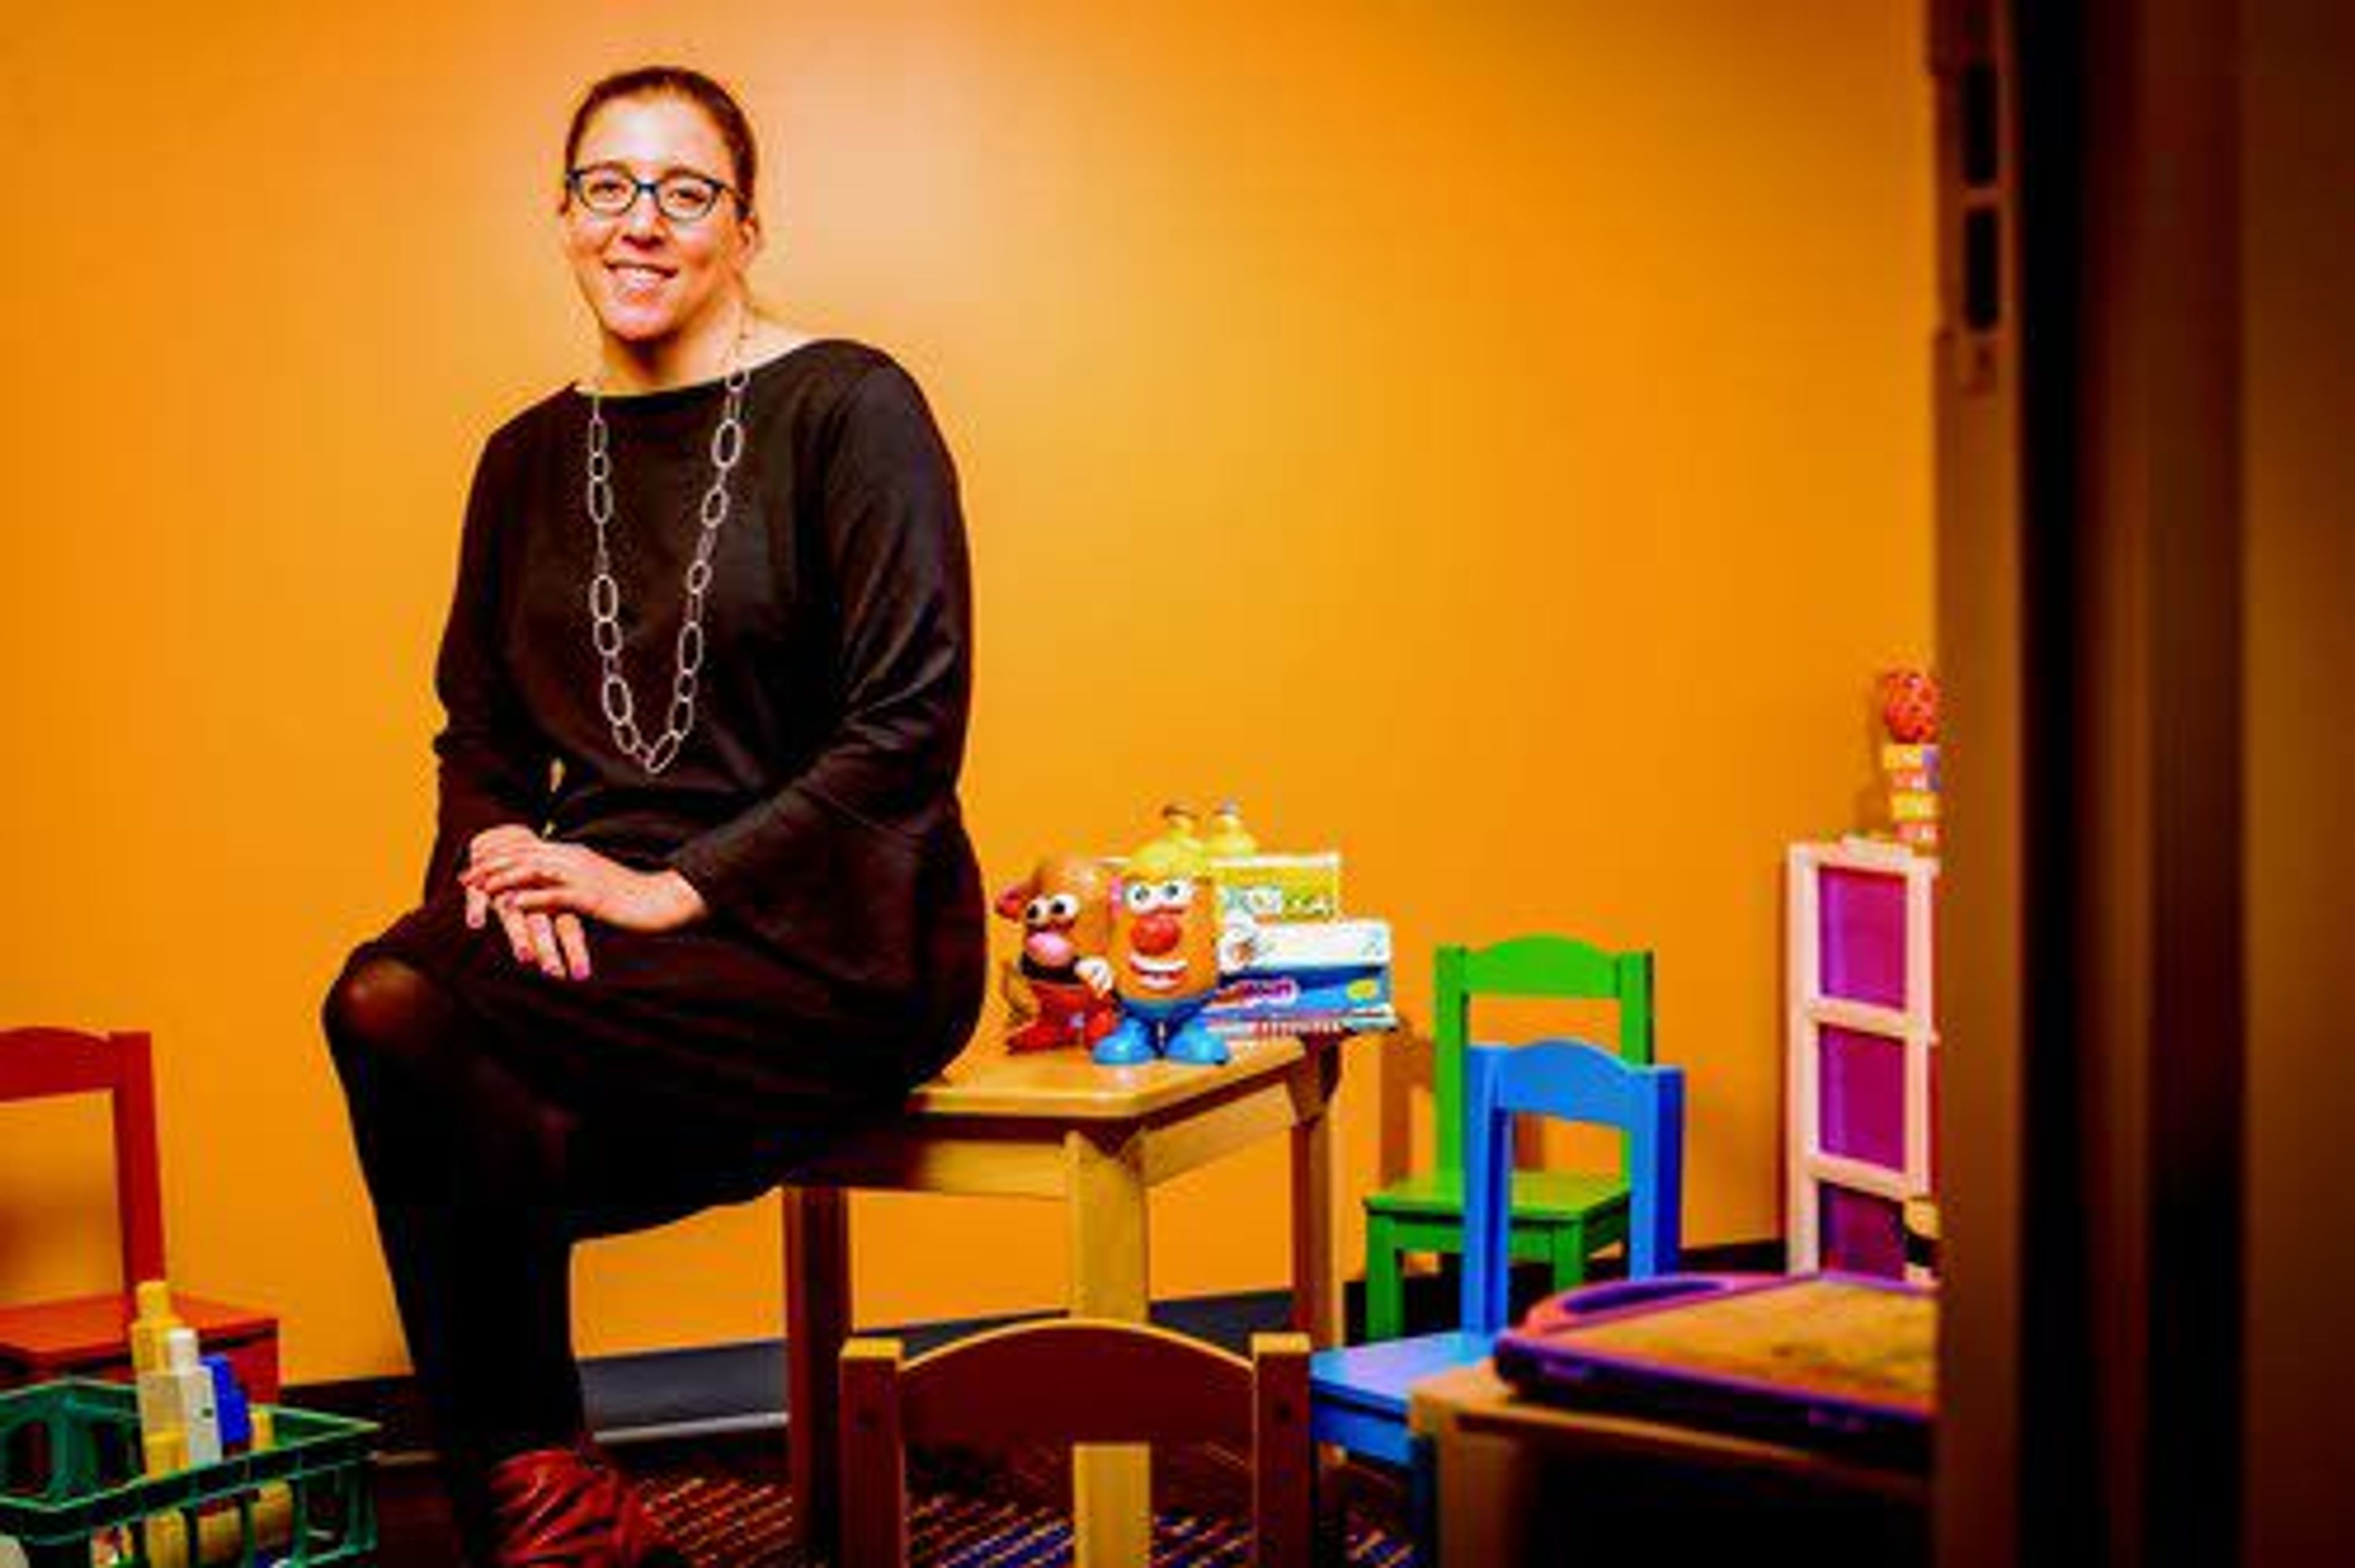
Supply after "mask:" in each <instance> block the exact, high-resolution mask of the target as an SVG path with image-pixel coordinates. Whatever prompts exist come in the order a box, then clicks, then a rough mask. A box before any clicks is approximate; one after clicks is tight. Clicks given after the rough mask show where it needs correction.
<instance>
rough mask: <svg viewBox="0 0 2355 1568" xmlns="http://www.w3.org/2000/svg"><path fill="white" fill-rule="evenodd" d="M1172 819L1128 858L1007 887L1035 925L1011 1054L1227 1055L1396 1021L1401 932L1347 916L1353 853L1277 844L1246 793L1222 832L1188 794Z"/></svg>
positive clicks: (1010, 996) (1072, 861)
mask: <svg viewBox="0 0 2355 1568" xmlns="http://www.w3.org/2000/svg"><path fill="white" fill-rule="evenodd" d="M1162 823H1163V826H1162V830H1161V831H1160V832H1159V833H1158V834H1157V835H1156V836H1155V837H1153V838H1151V839H1149V840H1147V841H1146V843H1144V844H1143V845H1140V846H1139V847H1138V848H1136V849H1135V851H1134V852H1133V853H1131V854H1129V855H1127V856H1124V857H1118V858H1114V857H1101V858H1092V859H1091V858H1087V857H1076V856H1069V855H1060V856H1050V857H1049V858H1048V859H1044V860H1041V861H1040V862H1039V864H1038V866H1037V867H1036V868H1035V869H1033V870H1032V871H1031V873H1030V874H1029V876H1028V878H1026V879H1025V880H1023V881H1021V882H1019V883H1017V884H1015V885H1014V886H1013V887H1011V888H1008V889H1007V891H1006V892H1004V893H1003V894H1001V895H1000V896H999V898H998V901H997V905H996V907H997V911H998V912H999V913H1000V914H1001V915H1004V916H1005V917H1007V919H1010V920H1014V921H1016V922H1018V923H1020V924H1021V925H1022V927H1023V936H1022V944H1021V949H1020V952H1019V953H1018V955H1017V956H1016V957H1015V958H1013V959H1012V960H1010V961H1009V962H1008V963H1007V968H1006V974H1005V982H1004V987H1003V989H1004V993H1005V996H1006V998H1007V1007H1008V1019H1007V1049H1009V1050H1012V1051H1036V1050H1043V1049H1048V1048H1051V1047H1056V1046H1085V1047H1087V1048H1088V1049H1089V1050H1090V1051H1091V1053H1092V1055H1093V1057H1094V1059H1095V1060H1096V1061H1099V1062H1101V1063H1103V1064H1104V1065H1107V1066H1127V1065H1134V1064H1136V1063H1140V1062H1145V1061H1154V1060H1156V1059H1162V1058H1166V1059H1167V1060H1169V1061H1187V1062H1194V1063H1198V1064H1202V1065H1211V1066H1215V1065H1217V1064H1218V1063H1220V1062H1223V1061H1226V1060H1227V1059H1228V1056H1229V1051H1228V1048H1227V1045H1226V1041H1228V1040H1232V1039H1237V1038H1242V1037H1248V1036H1257V1035H1289V1034H1302V1033H1330V1032H1352V1031H1357V1030H1365V1029H1387V1028H1390V1027H1392V1025H1394V1024H1395V1022H1396V1016H1395V1014H1394V1013H1393V1012H1392V1011H1391V978H1390V963H1391V942H1390V928H1389V927H1388V925H1386V924H1385V923H1382V922H1380V921H1369V920H1350V919H1347V918H1344V917H1343V915H1342V912H1341V857H1340V854H1339V853H1338V852H1337V851H1335V850H1320V851H1316V852H1312V853H1305V854H1299V853H1274V852H1269V851H1265V850H1263V849H1262V848H1261V847H1260V845H1259V843H1258V841H1257V840H1256V838H1254V837H1253V836H1252V833H1251V831H1250V829H1249V828H1248V827H1245V826H1244V823H1243V819H1242V814H1241V809H1240V808H1239V807H1238V806H1237V805H1235V804H1234V803H1232V802H1227V803H1224V804H1222V805H1220V807H1219V808H1218V809H1217V810H1216V811H1215V812H1213V813H1212V814H1211V816H1210V819H1209V831H1208V832H1207V833H1206V832H1204V831H1203V829H1202V825H1201V820H1200V818H1199V816H1197V815H1196V813H1195V812H1194V811H1193V810H1192V808H1190V807H1189V806H1187V805H1168V806H1166V807H1164V808H1163V811H1162Z"/></svg>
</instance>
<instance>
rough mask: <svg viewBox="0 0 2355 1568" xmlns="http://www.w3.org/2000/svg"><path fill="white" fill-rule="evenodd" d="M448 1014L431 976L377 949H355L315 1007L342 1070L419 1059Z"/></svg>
mask: <svg viewBox="0 0 2355 1568" xmlns="http://www.w3.org/2000/svg"><path fill="white" fill-rule="evenodd" d="M454 1017H455V1011H454V1009H453V1007H452V1005H451V1002H450V998H449V997H448V996H447V994H445V993H444V992H443V991H442V987H440V986H439V985H437V984H435V983H434V981H433V979H432V976H428V975H426V974H425V973H424V972H423V971H421V970H419V969H416V968H413V967H411V966H410V965H407V964H404V963H402V962H401V961H400V959H398V958H388V957H385V956H383V955H379V954H361V955H355V956H354V957H353V959H352V961H351V962H350V963H348V964H346V965H344V972H343V973H342V974H341V975H339V976H336V983H335V984H334V985H333V986H331V987H328V990H327V996H326V1000H325V1003H324V1004H323V1005H322V1006H321V1008H320V1021H321V1023H322V1024H323V1025H324V1026H325V1030H326V1035H327V1044H328V1047H329V1049H330V1050H331V1051H333V1052H334V1053H335V1058H336V1065H337V1066H338V1067H339V1068H341V1069H343V1070H344V1071H345V1072H346V1074H348V1073H349V1072H350V1071H351V1069H352V1068H354V1067H355V1066H357V1065H359V1064H361V1063H362V1062H364V1061H384V1060H390V1061H398V1062H400V1063H402V1064H404V1065H406V1066H410V1067H412V1068H413V1067H418V1066H421V1065H423V1064H424V1063H425V1062H426V1061H429V1060H430V1059H431V1058H432V1056H434V1055H435V1054H437V1053H438V1051H439V1050H440V1049H441V1040H442V1036H443V1035H445V1034H446V1033H447V1032H448V1030H449V1029H450V1026H451V1023H452V1020H453V1018H454Z"/></svg>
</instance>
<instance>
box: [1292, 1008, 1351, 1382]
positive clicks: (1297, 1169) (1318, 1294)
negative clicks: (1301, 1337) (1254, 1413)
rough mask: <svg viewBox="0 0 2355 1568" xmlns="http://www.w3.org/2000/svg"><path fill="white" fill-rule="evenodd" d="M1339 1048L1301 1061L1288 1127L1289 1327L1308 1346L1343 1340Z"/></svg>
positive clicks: (1336, 1046)
mask: <svg viewBox="0 0 2355 1568" xmlns="http://www.w3.org/2000/svg"><path fill="white" fill-rule="evenodd" d="M1340 1075H1341V1048H1340V1047H1339V1046H1338V1045H1335V1046H1332V1047H1330V1048H1329V1049H1327V1050H1324V1051H1317V1052H1316V1053H1315V1054H1314V1055H1312V1056H1311V1057H1310V1058H1309V1060H1307V1061H1304V1062H1302V1063H1301V1064H1300V1076H1299V1077H1298V1078H1297V1079H1296V1080H1295V1088H1294V1091H1293V1093H1295V1095H1296V1096H1298V1099H1299V1112H1300V1119H1299V1121H1297V1122H1296V1123H1295V1124H1294V1125H1293V1128H1292V1326H1293V1327H1294V1328H1296V1329H1298V1330H1299V1331H1300V1332H1301V1333H1303V1334H1305V1335H1307V1336H1308V1342H1309V1343H1310V1344H1312V1345H1318V1346H1323V1345H1337V1344H1339V1343H1340V1342H1341V1282H1340V1278H1339V1276H1338V1275H1337V1274H1336V1273H1335V1259H1334V1254H1333V1118H1332V1115H1331V1114H1330V1113H1331V1107H1332V1103H1333V1091H1334V1089H1335V1087H1336V1086H1337V1084H1338V1083H1339V1082H1340Z"/></svg>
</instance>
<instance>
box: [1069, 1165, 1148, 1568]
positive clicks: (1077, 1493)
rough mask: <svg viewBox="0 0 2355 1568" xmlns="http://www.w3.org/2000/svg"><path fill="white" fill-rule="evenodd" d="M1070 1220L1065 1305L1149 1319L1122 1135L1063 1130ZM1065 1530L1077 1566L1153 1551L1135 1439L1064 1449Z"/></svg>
mask: <svg viewBox="0 0 2355 1568" xmlns="http://www.w3.org/2000/svg"><path fill="white" fill-rule="evenodd" d="M1063 1157H1064V1166H1065V1176H1066V1180H1067V1182H1068V1187H1069V1193H1070V1197H1069V1200H1068V1206H1069V1209H1070V1212H1071V1311H1072V1312H1073V1313H1074V1314H1075V1315H1080V1316H1085V1317H1118V1318H1124V1319H1126V1320H1127V1321H1130V1322H1135V1323H1142V1322H1144V1321H1145V1320H1146V1310H1147V1308H1148V1307H1149V1306H1150V1302H1151V1296H1150V1289H1149V1286H1148V1284H1147V1281H1146V1262H1145V1260H1146V1232H1145V1227H1146V1202H1145V1173H1144V1171H1143V1170H1142V1168H1140V1167H1139V1165H1138V1163H1137V1156H1136V1151H1135V1148H1134V1147H1133V1146H1131V1145H1130V1144H1128V1143H1127V1142H1125V1141H1121V1142H1117V1143H1112V1142H1099V1141H1098V1140H1097V1139H1096V1138H1095V1137H1092V1136H1090V1135H1089V1134H1087V1133H1085V1132H1073V1133H1071V1134H1069V1135H1067V1136H1065V1138H1064V1140H1063ZM1071 1488H1072V1509H1071V1512H1072V1520H1071V1523H1072V1535H1073V1537H1074V1541H1075V1544H1076V1546H1077V1548H1078V1550H1077V1552H1076V1553H1075V1554H1074V1556H1075V1561H1076V1562H1077V1563H1078V1564H1079V1568H1145V1564H1146V1563H1147V1562H1148V1561H1149V1560H1150V1559H1151V1556H1152V1551H1153V1472H1152V1462H1151V1458H1150V1456H1149V1455H1148V1452H1147V1450H1146V1449H1145V1448H1144V1447H1143V1446H1141V1445H1136V1444H1100V1443H1099V1444H1082V1445H1078V1446H1076V1447H1074V1448H1073V1449H1072V1451H1071Z"/></svg>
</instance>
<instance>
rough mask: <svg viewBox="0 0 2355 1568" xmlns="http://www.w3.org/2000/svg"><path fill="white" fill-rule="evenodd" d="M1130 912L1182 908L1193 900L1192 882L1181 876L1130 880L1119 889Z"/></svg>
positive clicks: (1144, 912)
mask: <svg viewBox="0 0 2355 1568" xmlns="http://www.w3.org/2000/svg"><path fill="white" fill-rule="evenodd" d="M1121 899H1122V901H1124V902H1125V903H1126V904H1127V905H1128V912H1129V913H1131V914H1151V913H1152V912H1154V911H1155V910H1157V909H1184V908H1185V907H1186V906H1187V905H1188V904H1190V903H1192V902H1193V901H1194V884H1193V883H1191V882H1189V881H1188V880H1185V879H1184V878H1183V877H1173V878H1172V879H1170V880H1168V881H1166V882H1131V883H1129V884H1128V885H1127V886H1126V887H1124V888H1123V889H1122V890H1121Z"/></svg>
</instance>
